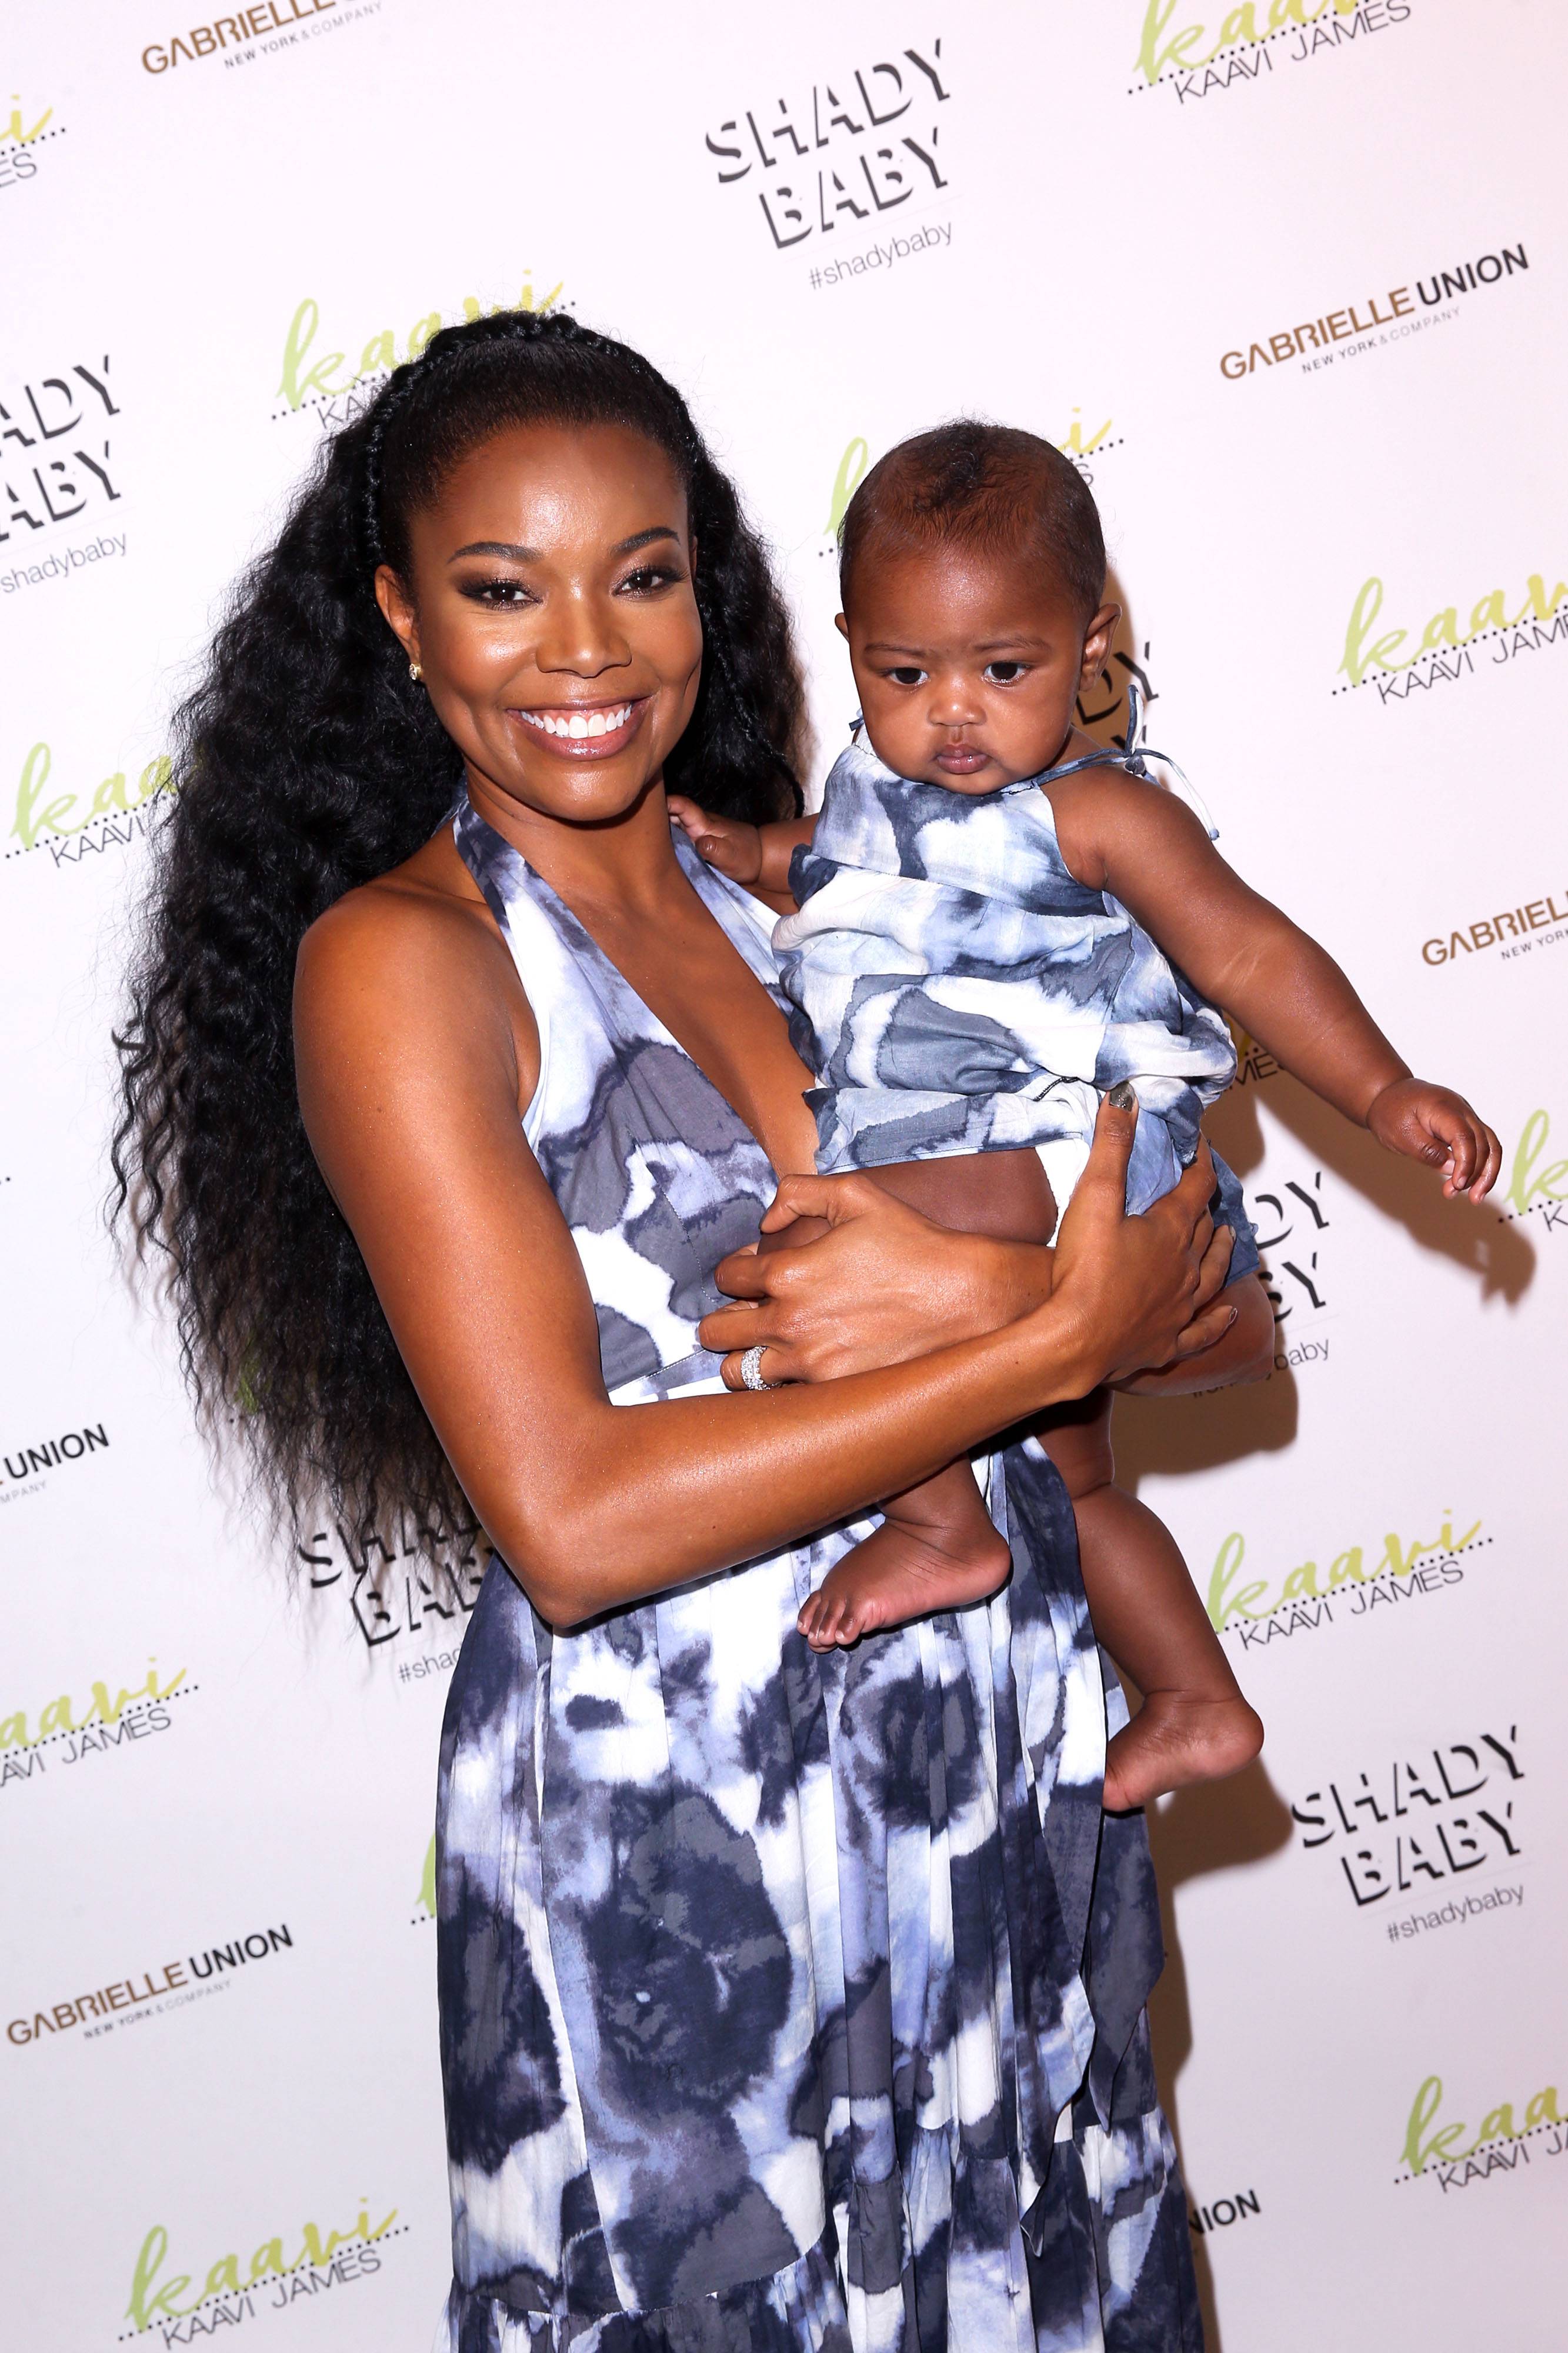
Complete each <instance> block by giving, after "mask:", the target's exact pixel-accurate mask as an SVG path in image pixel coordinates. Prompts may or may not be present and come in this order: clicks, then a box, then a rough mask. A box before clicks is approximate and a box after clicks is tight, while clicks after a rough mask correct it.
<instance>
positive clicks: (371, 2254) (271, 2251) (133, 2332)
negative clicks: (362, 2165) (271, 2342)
mask: <svg viewBox="0 0 1568 2353" xmlns="http://www.w3.org/2000/svg"><path fill="white" fill-rule="evenodd" d="M340 2211H341V2210H340ZM374 2211H375V2210H374V2207H373V2206H372V2205H371V2203H370V2201H369V2200H365V2201H363V2203H362V2204H361V2206H360V2209H359V2212H358V2213H357V2214H356V2215H355V2217H354V2219H353V2221H352V2222H350V2223H349V2225H348V2228H347V2229H346V2230H342V2231H339V2230H334V2229H323V2228H322V2226H321V2223H319V2222H306V2223H304V2224H303V2225H302V2226H301V2225H298V2224H296V2225H295V2226H294V2227H293V2228H291V2229H290V2230H288V2231H286V2232H279V2231H276V2230H275V2228H274V2224H273V2222H272V2221H270V2220H267V2221H261V2223H260V2228H261V2229H262V2230H263V2231H264V2232H266V2233H267V2234H268V2235H266V2236H265V2237H263V2238H261V2239H260V2240H259V2241H256V2240H255V2239H254V2237H253V2232H254V2231H255V2228H256V2225H255V2224H254V2223H253V2224H252V2225H251V2227H250V2229H247V2231H246V2232H244V2234H243V2235H242V2237H241V2239H240V2242H239V2248H238V2249H237V2250H236V2251H234V2252H233V2253H226V2254H217V2255H214V2256H213V2258H212V2260H211V2261H210V2262H209V2263H207V2264H206V2265H205V2267H204V2266H203V2264H202V2262H201V2259H200V2257H199V2255H198V2256H196V2257H195V2258H194V2259H193V2258H192V2257H191V2256H190V2255H189V2253H187V2245H188V2242H186V2244H182V2246H181V2249H180V2252H179V2253H178V2254H176V2255H171V2253H170V2252H169V2251H170V2246H171V2244H172V2240H171V2235H170V2232H169V2229H168V2226H167V2225H166V2224H165V2223H163V2222H154V2223H153V2226H152V2228H151V2229H150V2230H149V2231H148V2232H147V2233H146V2235H145V2237H144V2238H143V2239H142V2244H141V2246H140V2247H139V2249H138V2250H137V2253H136V2260H135V2263H134V2265H133V2267H132V2275H131V2295H130V2300H129V2302H128V2303H127V2305H126V2306H125V2312H124V2317H125V2318H126V2319H127V2320H129V2321H130V2323H131V2327H129V2328H122V2329H121V2331H120V2332H119V2337H118V2342H119V2343H121V2345H123V2344H126V2343H127V2342H129V2341H130V2340H131V2339H132V2338H133V2337H140V2336H141V2335H142V2333H143V2332H144V2331H146V2330H149V2329H154V2328H155V2329H156V2330H157V2331H158V2341H159V2342H160V2343H162V2344H163V2345H195V2344H197V2343H198V2342H199V2341H200V2340H201V2339H202V2338H203V2337H211V2336H213V2335H215V2334H216V2331H217V2330H218V2329H219V2328H226V2327H242V2326H244V2325H246V2324H247V2323H248V2322H251V2321H258V2320H268V2319H270V2318H271V2317H272V2316H274V2315H275V2314H277V2313H280V2312H289V2311H292V2310H293V2309H294V2307H295V2306H297V2305H299V2304H300V2303H301V2302H309V2301H310V2300H312V2299H314V2298H315V2297H316V2296H319V2295H327V2294H330V2293H331V2291H332V2290H333V2289H334V2288H342V2287H349V2286H351V2285H353V2284H354V2283H355V2282H356V2281H363V2280H367V2279H373V2278H374V2276H375V2274H377V2273H378V2272H379V2271H380V2270H381V2268H382V2265H383V2263H384V2261H385V2258H386V2251H387V2247H388V2243H389V2242H390V2241H392V2240H394V2239H401V2238H404V2237H405V2236H406V2234H407V2231H408V2225H407V2223H406V2222H403V2223H398V2225H397V2228H396V2229H394V2227H393V2225H394V2224H395V2223H397V2208H396V2207H395V2206H394V2207H393V2208H392V2210H391V2211H390V2212H389V2213H386V2214H384V2215H383V2216H382V2218H381V2220H380V2221H376V2222H373V2221H371V2216H372V2214H373V2213H374ZM344 2220H345V2221H346V2220H347V2217H346V2216H345V2217H344ZM247 2246H248V2247H250V2249H251V2253H249V2254H248V2255H247V2254H246V2253H243V2252H242V2250H243V2249H244V2248H246V2247H247ZM296 2248H297V2249H298V2253H295V2252H293V2251H294V2250H295V2249H296ZM185 2262H190V2263H191V2269H190V2270H189V2271H182V2270H180V2269H179V2265H180V2264H181V2263H185Z"/></svg>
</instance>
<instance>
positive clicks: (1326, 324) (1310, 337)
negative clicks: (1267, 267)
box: [1219, 239, 1530, 384]
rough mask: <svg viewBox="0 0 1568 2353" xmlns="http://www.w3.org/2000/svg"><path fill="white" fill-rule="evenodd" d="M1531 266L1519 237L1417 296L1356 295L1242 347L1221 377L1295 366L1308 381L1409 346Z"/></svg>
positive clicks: (1223, 357) (1222, 365)
mask: <svg viewBox="0 0 1568 2353" xmlns="http://www.w3.org/2000/svg"><path fill="white" fill-rule="evenodd" d="M1529 268H1530V259H1529V256H1528V255H1527V254H1526V252H1525V249H1524V244H1523V240H1522V239H1521V241H1520V243H1519V244H1518V245H1505V246H1503V247H1501V248H1500V250H1499V251H1498V252H1496V253H1483V254H1480V255H1479V256H1478V258H1477V259H1475V260H1474V261H1461V262H1457V263H1456V264H1455V266H1454V268H1453V269H1435V270H1434V271H1433V272H1432V275H1431V277H1430V279H1426V278H1417V279H1415V280H1414V281H1413V282H1414V286H1415V293H1414V295H1413V294H1412V292H1411V289H1410V286H1408V285H1405V286H1394V287H1391V288H1390V289H1389V290H1388V292H1387V293H1386V294H1383V295H1378V294H1369V295H1362V296H1358V297H1357V300H1356V301H1354V302H1349V303H1346V304H1345V306H1344V307H1343V309H1342V310H1338V311H1323V312H1322V313H1321V315H1320V316H1319V317H1318V318H1315V319H1307V320H1304V321H1303V322H1301V323H1300V325H1299V326H1294V327H1275V328H1273V329H1272V330H1271V331H1270V332H1268V333H1267V334H1265V335H1261V336H1255V337H1254V338H1253V340H1252V341H1251V342H1250V343H1247V345H1246V346H1245V347H1243V348H1237V349H1235V350H1232V351H1228V352H1223V353H1221V354H1220V362H1219V372H1220V374H1221V375H1223V376H1224V377H1226V380H1227V381H1228V382H1229V383H1231V384H1239V383H1240V382H1241V381H1242V379H1243V378H1244V377H1245V376H1249V375H1257V374H1258V371H1259V369H1261V370H1262V371H1263V372H1264V373H1265V374H1266V375H1267V374H1268V373H1269V372H1271V371H1272V370H1273V369H1275V368H1278V367H1289V366H1290V364H1291V363H1292V362H1294V363H1295V364H1296V366H1297V368H1298V369H1299V371H1300V374H1301V375H1317V374H1319V373H1321V370H1322V369H1324V368H1326V367H1334V366H1337V365H1339V364H1341V363H1342V362H1343V361H1345V360H1352V359H1359V358H1361V357H1363V355H1364V354H1365V353H1368V352H1371V351H1374V350H1377V349H1379V348H1381V347H1382V346H1384V345H1385V344H1389V343H1407V342H1408V341H1409V340H1410V338H1411V336H1412V335H1420V334H1424V333H1425V332H1426V330H1427V328H1428V327H1442V326H1447V325H1448V324H1449V323H1450V322H1452V321H1453V320H1455V319H1457V318H1458V315H1459V303H1460V301H1461V300H1462V299H1463V298H1464V297H1466V296H1468V295H1470V294H1480V293H1484V292H1485V290H1487V288H1488V287H1489V286H1500V285H1504V284H1506V283H1507V281H1508V280H1510V278H1512V277H1513V276H1514V274H1515V272H1516V271H1523V270H1526V269H1529ZM1380 302H1384V303H1386V304H1387V306H1388V307H1387V309H1386V310H1380V309H1379V308H1378V305H1379V303H1380ZM1417 305H1419V308H1417ZM1363 309H1364V310H1365V311H1366V314H1367V315H1366V317H1365V318H1364V319H1363V317H1362V315H1361V313H1362V311H1363Z"/></svg>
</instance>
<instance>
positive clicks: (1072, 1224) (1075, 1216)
mask: <svg viewBox="0 0 1568 2353" xmlns="http://www.w3.org/2000/svg"><path fill="white" fill-rule="evenodd" d="M1123 1092H1125V1094H1126V1096H1127V1097H1128V1099H1129V1100H1128V1102H1127V1103H1118V1101H1117V1099H1116V1098H1117V1096H1118V1095H1119V1094H1121V1093H1123ZM1137 1118H1138V1113H1137V1106H1136V1103H1134V1102H1132V1101H1131V1088H1130V1087H1129V1088H1126V1089H1125V1090H1124V1089H1122V1088H1116V1089H1113V1090H1112V1092H1111V1093H1110V1095H1108V1096H1107V1097H1106V1099H1105V1101H1104V1102H1103V1103H1101V1104H1100V1116H1099V1118H1098V1119H1097V1121H1096V1122H1095V1129H1094V1141H1093V1145H1092V1147H1091V1149H1090V1151H1089V1161H1088V1165H1087V1166H1086V1167H1085V1169H1084V1172H1083V1175H1082V1176H1080V1177H1079V1182H1078V1189H1077V1190H1076V1192H1075V1193H1074V1194H1073V1197H1072V1199H1071V1201H1070V1202H1069V1203H1068V1208H1067V1214H1066V1215H1065V1217H1064V1218H1063V1219H1062V1221H1061V1225H1060V1227H1059V1228H1058V1232H1057V1239H1056V1245H1055V1252H1056V1267H1055V1275H1054V1282H1053V1285H1052V1293H1051V1303H1052V1305H1053V1307H1054V1308H1056V1309H1058V1310H1062V1309H1065V1310H1067V1311H1068V1314H1069V1315H1070V1316H1071V1317H1072V1318H1073V1319H1074V1320H1075V1321H1076V1322H1077V1324H1078V1325H1079V1333H1080V1335H1081V1345H1082V1348H1083V1351H1084V1354H1085V1356H1086V1358H1088V1359H1089V1360H1090V1361H1098V1362H1099V1363H1100V1364H1101V1365H1102V1366H1103V1367H1104V1369H1103V1370H1102V1371H1101V1372H1100V1374H1099V1375H1098V1376H1097V1377H1098V1378H1099V1379H1100V1380H1101V1381H1108V1382H1111V1383H1116V1382H1120V1381H1123V1380H1126V1379H1128V1378H1130V1377H1132V1376H1133V1375H1135V1374H1139V1373H1142V1372H1143V1371H1145V1370H1146V1369H1147V1367H1148V1366H1151V1365H1159V1366H1166V1365H1170V1364H1173V1363H1174V1362H1176V1361H1178V1360H1179V1359H1183V1358H1186V1357H1189V1356H1196V1355H1198V1354H1199V1353H1200V1352H1201V1351H1202V1350H1204V1349H1205V1348H1208V1347H1211V1346H1212V1345H1214V1343H1215V1341H1217V1340H1219V1339H1220V1338H1221V1337H1222V1336H1223V1335H1224V1334H1225V1333H1226V1332H1227V1331H1228V1330H1229V1329H1230V1327H1231V1325H1232V1324H1234V1323H1235V1322H1236V1320H1237V1307H1236V1304H1235V1303H1234V1302H1232V1301H1227V1300H1226V1299H1224V1298H1222V1297H1220V1296H1218V1295H1217V1294H1218V1293H1220V1292H1221V1290H1222V1288H1223V1285H1224V1282H1225V1278H1226V1272H1227V1271H1228V1269H1229V1266H1230V1253H1231V1248H1232V1245H1233V1241H1234V1236H1233V1235H1232V1233H1231V1229H1230V1228H1229V1227H1228V1226H1219V1227H1216V1226H1215V1223H1214V1220H1213V1219H1212V1218H1211V1217H1210V1215H1209V1208H1208V1205H1209V1202H1210V1200H1211V1198H1213V1194H1214V1181H1215V1180H1214V1162H1213V1160H1212V1158H1211V1157H1210V1155H1209V1148H1208V1146H1207V1145H1206V1144H1205V1143H1203V1142H1201V1141H1200V1143H1199V1145H1198V1149H1197V1155H1196V1157H1195V1159H1194V1162H1193V1164H1192V1166H1191V1167H1190V1168H1189V1169H1188V1170H1187V1171H1186V1173H1185V1175H1184V1176H1183V1177H1182V1180H1181V1182H1180V1184H1178V1185H1177V1186H1176V1187H1174V1188H1173V1190H1172V1191H1171V1192H1169V1193H1167V1194H1166V1195H1165V1196H1164V1198H1163V1200H1159V1201H1156V1202H1155V1203H1154V1204H1153V1205H1152V1208H1148V1209H1145V1210H1144V1211H1143V1213H1142V1216H1140V1217H1136V1218H1130V1217H1129V1216H1128V1215H1127V1214H1126V1202H1127V1164H1128V1161H1129V1160H1130V1158H1131V1153H1132V1137H1133V1132H1134V1130H1135V1128H1136V1125H1137Z"/></svg>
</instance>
